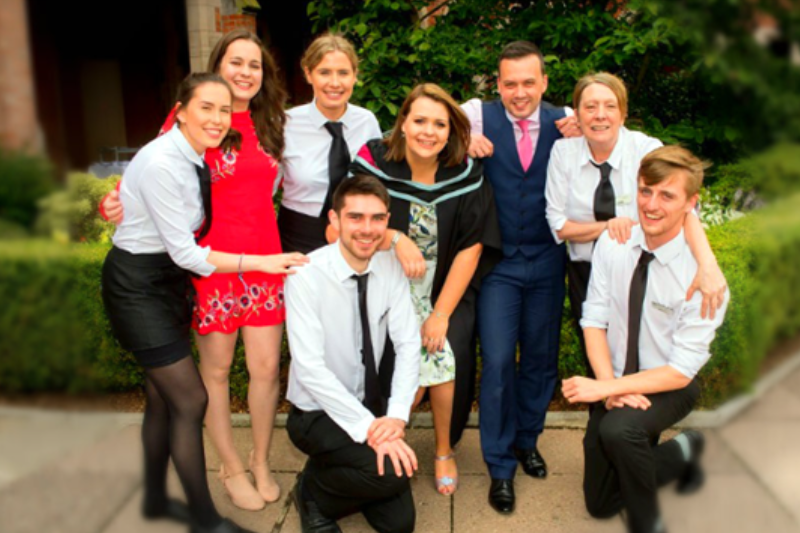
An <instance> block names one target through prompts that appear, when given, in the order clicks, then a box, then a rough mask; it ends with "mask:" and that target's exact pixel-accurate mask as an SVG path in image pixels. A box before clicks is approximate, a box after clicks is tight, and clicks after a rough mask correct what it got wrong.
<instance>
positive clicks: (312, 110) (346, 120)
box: [308, 98, 353, 129]
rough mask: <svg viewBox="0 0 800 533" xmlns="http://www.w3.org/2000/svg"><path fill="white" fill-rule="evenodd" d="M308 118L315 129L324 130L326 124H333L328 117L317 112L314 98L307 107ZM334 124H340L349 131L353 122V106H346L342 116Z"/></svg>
mask: <svg viewBox="0 0 800 533" xmlns="http://www.w3.org/2000/svg"><path fill="white" fill-rule="evenodd" d="M308 118H309V120H310V121H311V124H312V125H313V126H314V127H315V128H317V129H322V128H324V127H325V124H326V123H327V122H333V121H332V120H330V119H329V118H328V117H326V116H325V115H323V114H322V111H320V110H319V108H318V107H317V100H316V98H315V99H314V100H312V101H311V103H310V104H309V105H308ZM336 122H341V123H342V124H344V127H345V128H346V129H350V128H351V126H352V122H353V106H351V105H350V104H347V109H345V110H344V115H342V116H341V117H340V118H339V120H338V121H336Z"/></svg>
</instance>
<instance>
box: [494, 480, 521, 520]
mask: <svg viewBox="0 0 800 533" xmlns="http://www.w3.org/2000/svg"><path fill="white" fill-rule="evenodd" d="M516 500H517V497H516V496H515V495H514V480H513V479H492V485H491V486H490V487H489V505H491V506H492V509H494V510H495V511H497V512H498V513H500V514H511V513H512V512H514V503H515V502H516Z"/></svg>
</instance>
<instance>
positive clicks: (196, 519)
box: [103, 74, 307, 533]
mask: <svg viewBox="0 0 800 533" xmlns="http://www.w3.org/2000/svg"><path fill="white" fill-rule="evenodd" d="M232 98H233V97H232V93H231V90H230V87H229V86H228V85H227V84H226V83H225V82H224V81H223V80H222V78H220V77H219V76H218V75H216V74H191V75H189V77H187V78H186V79H185V80H184V81H183V83H182V84H181V86H180V88H179V91H178V102H179V104H178V108H177V112H176V117H177V123H176V125H175V127H174V128H173V129H172V130H170V131H169V132H168V133H166V134H164V135H163V136H161V137H159V138H157V139H156V140H154V141H152V142H151V143H149V144H148V145H147V146H145V147H144V148H142V150H140V151H139V153H138V154H137V155H136V157H135V158H134V159H133V161H131V164H130V165H129V166H128V168H127V170H126V172H125V175H124V180H123V181H122V187H121V189H120V198H121V201H122V204H123V205H124V208H125V220H124V221H123V222H122V224H120V226H119V227H118V228H117V231H116V233H115V234H114V237H113V242H114V247H113V248H112V249H111V251H110V252H109V254H108V256H107V257H106V261H105V264H104V265H103V301H104V303H105V306H106V310H107V312H108V316H109V319H110V322H111V327H112V330H113V331H114V335H115V336H116V337H117V339H118V340H119V342H120V344H121V345H122V347H123V348H125V349H126V350H129V351H131V352H133V354H134V356H135V357H136V359H137V361H138V362H139V363H140V364H141V365H142V367H143V368H144V373H145V392H146V396H147V404H146V407H145V416H144V422H143V424H142V441H143V443H144V451H145V453H144V455H145V473H144V474H145V491H144V492H145V497H144V505H143V514H144V515H145V517H147V518H170V519H174V520H178V521H183V522H188V523H190V524H191V531H192V533H206V532H213V533H233V532H242V531H246V530H243V529H241V528H239V527H238V526H237V525H236V524H234V523H233V522H231V521H229V520H226V519H222V518H221V517H220V515H219V514H218V513H217V511H216V509H215V507H214V504H213V502H212V500H211V494H210V492H209V489H208V484H207V481H206V466H205V455H204V452H203V438H202V423H203V417H204V415H205V409H206V403H207V395H206V390H205V387H204V386H203V382H202V380H201V379H200V374H199V372H198V371H197V368H196V366H195V364H194V361H193V360H192V359H191V357H189V356H190V354H191V345H190V342H189V326H190V318H191V308H190V304H189V299H188V295H187V292H188V289H189V274H190V273H192V274H193V275H200V276H208V275H210V274H211V273H213V272H221V273H224V272H237V271H238V272H246V271H261V272H267V273H271V274H291V273H292V272H293V270H292V268H291V267H293V266H298V265H301V264H303V263H305V262H306V261H307V260H306V259H305V257H304V256H302V255H301V254H298V253H293V254H282V255H272V256H255V255H244V254H242V255H235V254H225V253H220V252H214V251H211V250H210V249H209V248H207V247H206V248H203V247H200V246H198V245H197V244H196V243H195V235H194V232H195V231H196V230H197V229H198V228H200V237H202V236H203V235H204V234H205V233H206V232H207V231H208V229H209V227H210V225H211V217H212V213H211V210H210V205H211V201H210V200H211V198H210V185H211V183H210V173H209V169H208V166H207V165H206V164H205V163H204V161H203V154H204V152H205V150H206V149H207V148H213V147H217V146H219V145H220V144H221V143H230V144H232V145H235V144H236V143H237V142H238V137H239V136H238V133H237V132H235V131H230V132H229V130H230V123H231V112H232ZM170 457H171V458H172V460H173V463H174V464H175V469H176V471H177V473H178V477H179V478H180V480H181V484H182V485H183V488H184V491H185V493H186V497H187V500H188V502H189V505H188V508H187V507H186V506H183V505H182V504H180V503H179V502H177V501H175V500H172V499H169V498H168V497H167V494H166V474H167V463H168V461H169V458H170Z"/></svg>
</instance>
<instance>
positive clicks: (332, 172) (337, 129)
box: [320, 122, 350, 218]
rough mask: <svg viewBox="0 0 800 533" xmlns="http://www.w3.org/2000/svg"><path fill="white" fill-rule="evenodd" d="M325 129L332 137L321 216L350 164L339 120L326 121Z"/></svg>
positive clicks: (323, 214)
mask: <svg viewBox="0 0 800 533" xmlns="http://www.w3.org/2000/svg"><path fill="white" fill-rule="evenodd" d="M325 129H326V130H328V133H330V134H331V137H333V142H331V150H330V152H328V178H329V179H330V181H329V183H328V194H327V195H326V196H325V202H324V203H323V204H322V212H321V213H320V216H321V217H326V218H327V216H328V211H329V210H330V208H331V203H332V202H333V192H334V191H335V190H336V187H338V186H339V184H340V183H341V182H342V180H343V179H344V177H345V176H347V167H348V166H350V150H349V149H348V148H347V141H345V140H344V132H343V131H342V123H341V122H326V123H325Z"/></svg>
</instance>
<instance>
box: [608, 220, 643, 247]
mask: <svg viewBox="0 0 800 533" xmlns="http://www.w3.org/2000/svg"><path fill="white" fill-rule="evenodd" d="M637 224H639V223H638V222H636V221H635V220H632V219H630V218H628V217H615V218H612V219H611V220H609V221H608V222H607V226H606V229H607V230H608V236H609V237H611V238H612V239H614V240H615V241H617V242H618V243H620V244H625V243H626V242H628V239H630V238H631V228H633V227H634V226H636V225H637Z"/></svg>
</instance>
